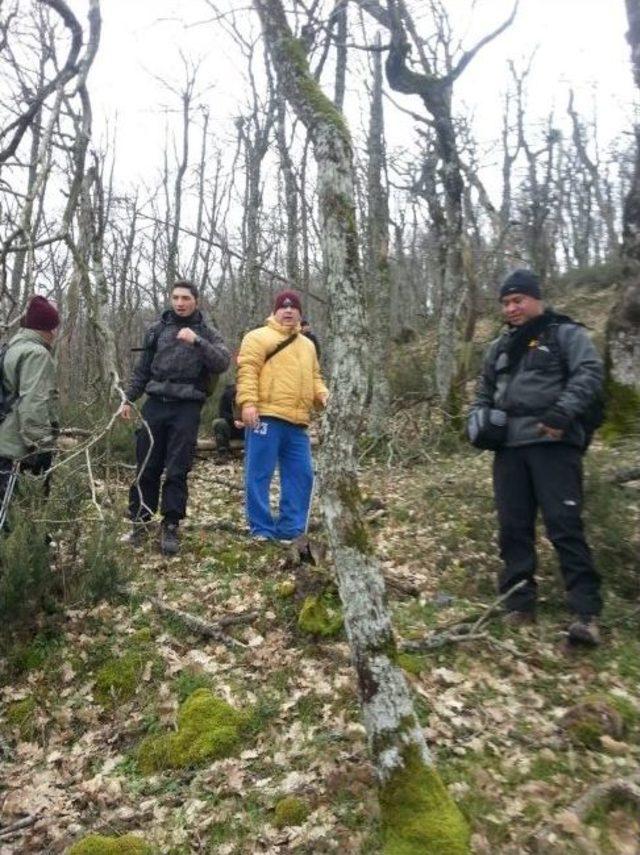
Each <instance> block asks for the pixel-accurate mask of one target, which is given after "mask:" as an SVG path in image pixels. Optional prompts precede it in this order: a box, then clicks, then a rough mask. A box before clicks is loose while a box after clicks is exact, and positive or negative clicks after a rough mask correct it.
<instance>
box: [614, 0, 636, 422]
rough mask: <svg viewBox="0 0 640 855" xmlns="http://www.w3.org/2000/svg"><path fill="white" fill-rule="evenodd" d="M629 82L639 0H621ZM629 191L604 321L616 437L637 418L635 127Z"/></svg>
mask: <svg viewBox="0 0 640 855" xmlns="http://www.w3.org/2000/svg"><path fill="white" fill-rule="evenodd" d="M626 4H627V18H628V21H629V32H628V33H627V41H628V42H629V45H630V47H631V59H632V63H633V72H634V80H635V82H636V86H637V87H638V88H640V0H626ZM635 134H636V155H635V163H634V173H633V179H632V183H631V188H630V189H629V192H628V194H627V197H626V199H625V203H624V210H623V227H622V231H623V245H622V253H623V256H624V257H625V258H626V259H627V260H628V261H629V268H630V269H629V276H628V278H627V281H626V282H625V283H624V284H623V286H622V291H621V294H620V298H619V300H618V301H617V303H616V304H615V306H614V307H613V308H612V310H611V314H610V315H609V318H608V322H607V369H608V371H607V375H608V376H607V386H608V397H609V421H610V422H611V423H612V425H613V426H614V427H616V428H617V432H620V433H628V432H634V431H635V430H637V425H638V419H639V414H640V126H636V128H635Z"/></svg>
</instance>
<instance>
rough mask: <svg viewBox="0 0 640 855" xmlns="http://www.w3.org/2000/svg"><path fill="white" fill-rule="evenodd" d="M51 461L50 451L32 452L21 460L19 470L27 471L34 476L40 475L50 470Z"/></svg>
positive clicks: (51, 454)
mask: <svg viewBox="0 0 640 855" xmlns="http://www.w3.org/2000/svg"><path fill="white" fill-rule="evenodd" d="M52 461H53V453H52V452H51V451H34V452H33V453H32V454H29V455H27V457H23V458H22V462H21V464H20V468H21V469H27V470H28V471H29V472H32V473H33V474H34V475H42V473H43V472H46V471H47V470H48V469H51V463H52Z"/></svg>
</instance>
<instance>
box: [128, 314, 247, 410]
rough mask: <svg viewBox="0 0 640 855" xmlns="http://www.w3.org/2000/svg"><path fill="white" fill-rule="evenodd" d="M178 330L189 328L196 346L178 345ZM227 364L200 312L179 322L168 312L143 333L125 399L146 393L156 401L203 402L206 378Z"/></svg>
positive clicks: (221, 347)
mask: <svg viewBox="0 0 640 855" xmlns="http://www.w3.org/2000/svg"><path fill="white" fill-rule="evenodd" d="M182 327H190V328H191V329H192V330H193V331H194V332H195V333H196V335H198V336H199V339H200V340H199V342H198V343H197V344H187V343H186V342H183V341H178V340H177V336H178V333H179V331H180V329H181V328H182ZM229 361H230V355H229V351H228V349H227V346H226V345H225V343H224V341H223V340H222V336H221V335H220V333H219V332H218V331H217V330H216V329H214V328H213V327H210V326H208V325H207V324H206V322H205V320H204V318H203V317H202V314H201V312H200V311H198V310H196V311H195V312H194V314H193V315H191V316H190V317H189V318H184V319H183V318H179V317H178V316H177V315H175V314H174V312H173V311H172V310H171V309H168V310H167V311H166V312H164V313H163V314H162V317H161V319H160V321H158V323H157V324H154V325H153V326H152V327H150V328H149V329H148V330H147V332H146V335H145V337H144V343H143V349H142V355H141V356H140V359H139V360H138V364H137V365H136V367H135V368H134V371H133V375H132V377H131V383H130V384H129V389H128V390H127V399H128V400H129V401H135V400H137V399H138V398H139V397H140V396H141V395H142V394H143V393H144V392H146V393H147V395H151V396H152V397H156V398H169V399H170V400H176V401H204V399H205V398H206V396H207V391H206V390H207V383H208V379H209V377H210V376H211V375H212V374H222V373H223V371H226V370H227V368H228V367H229Z"/></svg>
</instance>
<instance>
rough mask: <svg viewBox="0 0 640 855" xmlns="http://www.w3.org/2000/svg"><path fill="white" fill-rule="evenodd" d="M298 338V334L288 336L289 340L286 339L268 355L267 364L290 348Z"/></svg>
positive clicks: (265, 359) (266, 357)
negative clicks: (282, 351)
mask: <svg viewBox="0 0 640 855" xmlns="http://www.w3.org/2000/svg"><path fill="white" fill-rule="evenodd" d="M297 337H298V333H297V332H294V333H293V334H292V335H290V336H288V338H285V339H284V341H281V342H280V344H279V345H278V346H277V347H274V349H273V350H272V351H271V352H270V353H267V355H266V356H265V358H264V361H265V363H266V362H268V361H269V360H270V359H271V358H272V357H274V356H275V355H276V353H280V351H281V350H284V349H285V347H288V346H289V345H290V344H291V342H292V341H295V339H296V338H297Z"/></svg>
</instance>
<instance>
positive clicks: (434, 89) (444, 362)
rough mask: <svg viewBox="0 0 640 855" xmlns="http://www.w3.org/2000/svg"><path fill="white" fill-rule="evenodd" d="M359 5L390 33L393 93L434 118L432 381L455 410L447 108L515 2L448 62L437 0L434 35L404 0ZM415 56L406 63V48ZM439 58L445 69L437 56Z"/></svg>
mask: <svg viewBox="0 0 640 855" xmlns="http://www.w3.org/2000/svg"><path fill="white" fill-rule="evenodd" d="M357 2H358V3H359V5H360V6H361V7H362V8H363V9H364V10H365V11H367V12H368V13H369V14H370V15H372V16H373V17H374V18H375V19H376V20H377V21H378V23H380V24H382V25H383V26H385V27H386V28H387V29H388V30H389V32H390V34H391V46H390V50H389V55H388V58H387V63H386V72H387V80H388V81H389V85H390V86H391V87H392V88H393V89H395V90H396V91H398V92H403V93H405V94H408V95H418V96H419V97H420V99H421V100H422V103H423V104H424V106H425V108H426V110H427V112H428V114H429V115H430V116H431V118H432V120H433V130H434V141H435V147H436V153H437V157H438V160H439V164H440V170H441V174H442V182H443V187H444V197H445V205H444V209H445V216H446V253H445V264H444V272H443V273H444V275H443V280H442V301H441V311H440V312H439V315H438V346H437V354H436V385H437V389H438V393H439V395H440V399H441V401H442V404H443V406H444V407H448V408H451V409H455V401H454V398H453V397H452V396H453V393H454V388H453V387H454V379H455V375H456V344H457V340H458V334H457V329H456V306H457V301H458V299H459V296H460V294H462V293H463V291H464V284H465V282H464V265H463V259H462V244H463V210H462V204H463V187H464V181H463V175H462V169H461V166H460V153H459V149H458V140H457V133H456V126H455V122H454V118H453V112H452V97H453V87H454V84H455V82H456V81H457V80H458V79H459V77H460V76H461V74H462V73H463V72H464V71H465V69H466V68H467V67H468V66H469V64H470V63H471V61H472V60H473V59H474V57H475V56H476V55H477V54H478V52H479V51H480V50H481V48H482V47H484V46H485V45H487V44H488V43H489V42H491V41H492V40H493V39H495V38H496V37H497V36H498V35H500V33H502V32H504V30H505V29H506V28H507V27H509V26H510V24H511V23H512V21H513V19H514V16H515V13H516V9H517V3H516V5H515V6H514V9H513V12H512V13H511V15H510V16H509V18H508V19H507V20H506V21H505V22H504V23H503V24H502V25H501V26H500V27H498V28H497V29H496V30H494V31H493V32H492V33H490V34H489V35H487V36H485V37H484V38H483V39H481V40H480V41H479V42H478V43H477V44H476V45H475V46H474V47H473V48H471V49H470V50H467V51H465V52H464V53H463V54H462V55H461V56H460V58H459V59H458V61H457V62H456V63H455V64H454V63H453V61H452V56H451V50H452V41H453V40H452V34H451V30H450V26H449V20H448V17H447V13H446V9H445V6H444V4H443V3H441V2H440V0H429V2H428V3H427V4H426V5H427V6H428V9H429V17H430V19H431V21H432V24H433V27H434V29H435V37H434V38H433V39H430V40H428V39H425V38H423V37H421V36H420V35H419V33H418V30H417V27H416V24H415V21H414V18H413V17H412V16H411V14H410V11H409V8H408V4H407V3H406V2H405V0H387V3H386V5H383V4H382V3H380V2H375V0H357ZM412 50H413V51H414V52H415V55H416V56H417V57H418V63H417V67H418V68H419V70H416V67H415V64H414V65H411V64H410V60H409V57H410V54H411V51H412ZM439 56H440V57H444V63H445V66H444V70H441V69H440V68H439V67H438V58H439Z"/></svg>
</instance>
